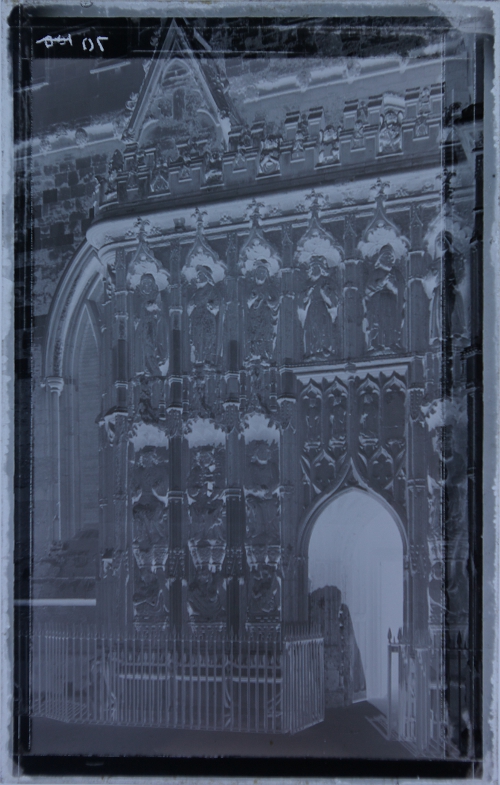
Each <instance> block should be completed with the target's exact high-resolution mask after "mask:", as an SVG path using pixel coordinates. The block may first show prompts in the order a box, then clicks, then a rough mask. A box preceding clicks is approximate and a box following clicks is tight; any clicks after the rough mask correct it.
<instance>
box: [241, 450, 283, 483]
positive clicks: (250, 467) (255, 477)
mask: <svg viewBox="0 0 500 785" xmlns="http://www.w3.org/2000/svg"><path fill="white" fill-rule="evenodd" d="M247 449H248V456H249V457H248V462H247V488H251V489H252V490H261V491H268V492H272V491H273V490H274V489H275V488H276V487H277V486H278V482H279V465H278V461H279V456H278V445H277V444H276V442H272V444H268V443H267V442H265V441H254V442H251V443H250V444H249V445H248V447H247Z"/></svg>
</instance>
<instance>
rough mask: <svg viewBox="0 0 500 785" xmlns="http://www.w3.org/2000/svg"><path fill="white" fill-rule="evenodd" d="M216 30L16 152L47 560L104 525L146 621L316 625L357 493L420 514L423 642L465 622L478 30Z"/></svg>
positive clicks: (112, 580)
mask: <svg viewBox="0 0 500 785" xmlns="http://www.w3.org/2000/svg"><path fill="white" fill-rule="evenodd" d="M213 35H214V33H213V31H212V32H211V33H210V36H213ZM210 36H209V38H210V40H211V41H212V38H211V37H210ZM199 37H200V36H199V34H197V37H196V36H195V37H193V36H192V33H191V32H190V30H189V27H188V26H185V25H184V24H181V23H176V22H172V24H171V25H170V26H169V27H166V28H165V29H164V30H162V31H161V33H160V34H159V39H158V40H159V43H158V51H157V55H156V56H155V58H154V59H153V60H152V61H151V62H146V63H145V68H144V70H145V76H144V80H143V84H142V86H141V87H140V89H139V90H138V93H137V94H134V95H133V96H131V97H130V99H129V100H128V102H127V103H126V106H125V107H123V108H122V109H121V110H120V111H118V110H117V111H116V113H115V115H114V116H113V117H107V118H104V119H102V121H101V123H100V124H99V122H98V121H95V122H92V123H91V124H88V126H87V127H83V126H80V125H79V126H78V127H77V128H74V127H67V126H63V125H61V126H59V127H49V128H47V129H46V131H44V133H43V134H41V135H40V137H39V138H37V139H36V140H34V141H33V153H34V155H33V159H32V160H33V166H32V169H31V171H29V172H28V171H27V170H26V168H25V167H24V164H23V160H24V159H23V150H22V145H20V147H19V150H20V155H19V196H18V199H19V200H21V199H22V198H23V197H22V195H23V193H25V190H26V186H27V181H28V179H29V181H30V188H31V194H32V199H33V206H34V207H33V209H34V221H35V227H34V233H33V266H34V271H35V272H34V275H35V278H34V290H33V295H34V303H35V317H36V324H37V326H38V332H37V333H36V336H35V343H34V349H33V363H34V366H33V367H34V373H35V379H36V382H37V387H36V393H35V505H34V514H35V517H36V542H37V544H36V549H37V562H38V561H40V563H41V562H43V559H46V558H47V554H48V553H50V554H52V555H50V556H49V557H48V558H49V559H56V561H57V559H59V560H61V558H62V557H61V553H62V552H63V551H64V547H65V546H62V545H58V543H68V542H73V543H74V542H75V541H76V540H78V538H81V537H83V536H85V532H90V531H96V532H98V546H97V551H96V557H95V572H94V574H92V568H90V569H89V574H88V575H87V576H85V577H86V578H88V580H89V581H90V584H92V585H91V586H90V584H89V586H90V588H88V591H89V592H90V594H91V595H92V596H93V597H95V599H96V608H95V614H96V618H97V619H100V620H103V621H104V620H106V621H109V620H110V619H111V618H113V619H114V621H115V622H116V624H118V625H119V626H120V627H121V628H122V629H127V628H131V627H135V628H138V627H140V625H151V624H154V625H160V626H161V627H164V628H170V629H174V628H175V629H176V630H182V629H185V628H187V627H188V626H193V625H194V626H196V625H198V626H199V627H200V628H201V627H204V628H213V629H217V630H220V629H227V630H228V631H230V632H231V633H233V634H241V633H242V631H244V630H248V629H252V630H258V629H259V628H262V627H264V628H267V627H276V628H277V627H280V626H281V625H283V624H285V625H286V624H288V623H299V622H306V621H307V620H308V613H309V610H308V609H309V601H308V580H307V578H308V567H307V555H308V542H309V537H310V534H311V531H312V527H313V525H314V521H315V519H316V517H317V515H318V514H319V512H320V511H321V510H322V509H324V507H325V505H326V504H328V502H329V501H330V500H331V499H333V498H334V497H335V496H336V495H337V494H339V493H341V492H342V491H344V490H346V489H347V488H357V489H361V490H363V491H365V492H366V493H367V494H372V495H373V496H374V498H377V499H379V500H381V501H382V502H383V503H384V504H385V505H387V506H388V507H390V509H391V510H392V514H393V516H394V518H395V519H396V520H397V522H398V526H399V528H400V532H401V536H402V541H403V552H404V629H403V630H402V635H403V636H404V640H405V641H406V642H408V643H409V644H411V645H412V646H414V647H417V648H418V647H428V646H434V647H436V646H438V647H440V645H441V644H440V641H441V639H442V634H443V629H444V627H445V625H446V628H447V630H448V631H449V633H450V635H451V636H452V637H453V636H455V637H456V634H457V633H458V632H459V631H460V633H461V635H462V636H467V635H468V634H469V591H470V572H469V574H468V570H469V568H470V563H471V551H470V546H471V541H470V529H469V521H468V517H467V516H468V514H469V513H468V510H469V509H470V506H471V504H472V503H473V500H472V499H471V497H470V493H471V490H470V483H469V485H468V481H467V470H468V467H467V465H466V458H465V456H466V455H467V449H468V447H467V444H468V443H470V439H471V424H470V411H471V409H470V405H473V406H474V405H475V404H474V401H475V400H476V399H475V398H474V395H475V394H476V393H474V390H473V386H474V372H473V368H474V357H475V356H476V355H475V352H476V350H477V341H478V336H477V330H476V333H474V330H475V327H474V324H475V322H474V319H475V316H474V313H475V311H474V309H475V308H476V307H477V281H476V282H475V281H474V271H473V269H472V267H471V264H470V260H471V250H470V249H471V242H472V247H473V252H474V253H479V251H478V250H477V249H478V247H479V245H478V244H479V242H480V240H479V234H480V232H479V229H478V226H479V224H478V221H479V220H480V216H479V212H478V200H479V199H480V188H481V186H480V180H479V179H478V178H480V172H479V168H480V165H481V124H480V121H479V119H478V115H477V113H474V112H473V111H472V110H471V109H470V106H471V104H472V99H471V97H470V96H471V93H472V90H473V86H472V85H470V84H469V83H468V82H467V79H466V78H465V77H466V74H465V73H462V71H461V70H460V69H461V68H462V65H461V64H462V59H460V58H458V59H454V58H455V56H456V51H458V50H457V47H459V46H465V47H469V48H470V53H471V55H470V56H471V57H476V56H477V57H479V55H478V54H477V45H476V44H475V42H474V41H473V40H472V39H471V40H469V39H468V38H467V37H466V38H464V39H463V40H462V41H461V43H460V44H457V43H456V42H455V41H452V40H451V39H450V42H448V43H447V47H448V49H447V50H446V52H445V53H444V55H442V54H441V55H439V56H438V55H437V54H436V56H434V57H432V56H429V57H427V58H422V59H420V60H419V59H418V58H416V57H413V58H412V57H411V56H409V55H407V56H405V55H401V54H395V55H393V57H392V59H391V57H389V56H387V58H386V59H385V60H383V61H382V63H378V64H377V65H376V67H375V66H374V65H373V63H370V62H369V60H370V58H367V59H365V60H363V59H362V58H360V59H359V60H354V59H353V58H349V59H347V60H346V59H345V58H344V59H342V58H331V57H330V58H329V57H327V56H326V54H324V55H322V56H321V57H319V58H318V60H317V61H316V62H315V63H314V68H313V67H312V65H311V63H310V61H308V60H307V58H302V60H301V61H300V65H301V68H302V66H303V69H302V70H301V69H300V68H299V69H296V68H293V69H291V68H290V67H288V69H287V68H286V67H285V66H284V65H283V64H282V61H280V60H279V59H276V60H274V59H272V58H269V57H267V56H265V55H264V54H262V53H261V54H260V60H262V63H263V65H262V69H260V70H259V74H260V76H259V78H258V79H257V77H256V75H255V74H256V72H255V69H253V70H252V68H251V67H250V66H249V65H248V63H249V62H250V61H247V60H245V59H244V58H242V59H241V62H240V58H238V59H237V60H234V61H233V60H231V59H230V58H229V59H228V60H227V68H226V69H224V67H223V65H222V61H221V60H220V59H218V58H212V57H211V56H210V55H209V54H207V51H209V44H208V43H207V42H206V46H205V48H203V47H201V49H200V46H201V45H200V43H199ZM214 40H215V39H214ZM196 42H198V43H196ZM212 45H213V46H215V48H216V49H217V45H216V44H215V43H214V41H212ZM219 45H220V44H219ZM270 46H271V44H270ZM207 47H208V49H207ZM271 48H272V46H271ZM223 49H224V47H222V50H221V51H223ZM440 51H441V50H440ZM266 57H267V59H266ZM405 57H406V60H405ZM257 60H258V61H259V62H260V60H259V58H257ZM294 62H295V65H296V64H297V61H294ZM457 62H458V65H457ZM280 63H281V64H280ZM328 66H329V67H330V70H328ZM406 66H408V67H406ZM259 68H260V66H259ZM370 68H371V69H372V71H370ZM374 68H375V71H373V69H374ZM443 73H444V79H443ZM301 80H302V81H301ZM304 85H307V90H305V89H303V86H304ZM386 88H387V89H386ZM452 94H453V95H454V96H455V98H454V101H452V100H451V96H452ZM457 95H459V96H460V98H461V101H460V104H461V105H459V103H458V100H457ZM473 209H476V213H475V215H476V226H475V227H474V226H473V225H472V214H473ZM473 231H474V232H475V233H474V234H473ZM19 239H21V238H19ZM477 258H478V259H479V256H478V257H477ZM21 283H22V282H21ZM475 287H476V288H475ZM475 297H476V300H474V298H475ZM471 314H472V315H471ZM467 369H469V370H467ZM471 369H472V370H471ZM467 374H469V375H467ZM467 396H469V408H468V402H467V400H468V399H467ZM471 396H472V397H471ZM471 401H472V404H471ZM468 412H469V414H468ZM445 465H446V470H444V468H443V467H444V466H445ZM469 470H470V463H469ZM469 474H470V471H469ZM443 510H445V515H444V516H443ZM89 536H90V535H89ZM52 543H56V545H53V544H52ZM51 548H52V550H50V549H51ZM73 550H74V547H73V546H71V547H70V548H69V550H68V552H71V553H72V552H73ZM56 552H57V553H56ZM54 554H55V555H54ZM89 558H90V557H89ZM92 558H94V557H92ZM63 561H64V559H63ZM37 570H41V568H38V567H36V569H35V577H40V578H43V575H42V572H41V571H39V572H37ZM41 585H42V586H43V585H44V584H43V581H42V582H41ZM41 591H42V593H43V589H42V590H41ZM351 686H352V685H351ZM432 689H433V690H434V693H433V697H432V698H429V700H430V701H434V704H433V711H437V710H439V711H441V708H440V707H441V702H440V698H439V695H438V694H437V693H436V689H435V686H434V687H433V688H432ZM427 690H428V691H429V690H431V688H430V687H427ZM451 711H454V710H453V709H451ZM424 724H425V723H424ZM426 727H427V726H426ZM426 733H428V731H427V730H423V731H422V734H423V735H424V736H425V734H426ZM424 746H425V743H424Z"/></svg>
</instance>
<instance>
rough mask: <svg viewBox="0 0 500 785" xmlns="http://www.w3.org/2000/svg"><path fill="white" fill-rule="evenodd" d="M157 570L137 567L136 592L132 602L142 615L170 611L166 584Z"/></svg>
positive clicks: (135, 574)
mask: <svg viewBox="0 0 500 785" xmlns="http://www.w3.org/2000/svg"><path fill="white" fill-rule="evenodd" d="M160 575H161V574H159V573H157V572H156V571H153V570H150V569H148V568H141V569H139V567H137V566H136V567H135V573H134V594H133V596H132V602H133V603H134V608H135V611H136V613H137V612H138V613H140V614H141V615H144V614H148V615H149V614H150V613H152V612H153V613H158V612H160V611H161V612H163V613H165V614H167V613H168V609H167V607H166V603H165V597H164V586H162V581H161V580H160Z"/></svg>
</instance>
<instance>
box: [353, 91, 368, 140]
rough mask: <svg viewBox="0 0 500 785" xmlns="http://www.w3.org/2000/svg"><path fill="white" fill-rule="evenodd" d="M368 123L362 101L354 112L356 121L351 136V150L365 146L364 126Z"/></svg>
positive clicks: (364, 103)
mask: <svg viewBox="0 0 500 785" xmlns="http://www.w3.org/2000/svg"><path fill="white" fill-rule="evenodd" d="M367 122H368V108H367V106H366V102H365V101H362V102H361V103H360V104H359V106H358V108H357V111H356V121H355V123H354V132H353V136H352V142H351V147H352V149H353V150H356V149H359V148H360V147H364V146H365V125H366V124H367Z"/></svg>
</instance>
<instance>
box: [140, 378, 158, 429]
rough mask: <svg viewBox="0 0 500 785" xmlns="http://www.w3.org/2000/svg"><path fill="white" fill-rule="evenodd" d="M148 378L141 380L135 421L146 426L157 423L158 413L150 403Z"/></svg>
mask: <svg viewBox="0 0 500 785" xmlns="http://www.w3.org/2000/svg"><path fill="white" fill-rule="evenodd" d="M149 382H150V378H149V377H148V376H143V377H142V379H141V392H140V397H139V403H138V405H137V419H138V420H139V421H140V422H144V423H147V424H151V423H156V422H158V413H157V411H156V410H155V409H154V407H153V404H152V402H151V386H150V383H149Z"/></svg>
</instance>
